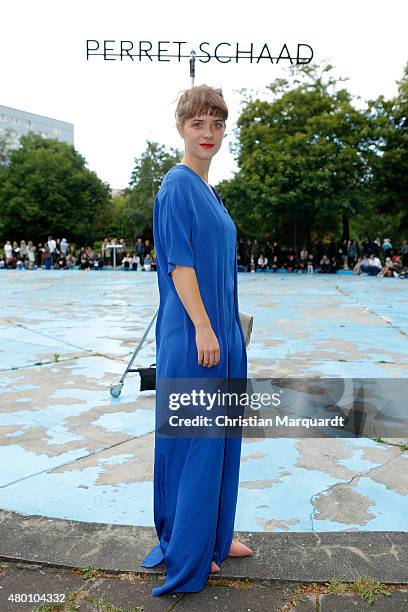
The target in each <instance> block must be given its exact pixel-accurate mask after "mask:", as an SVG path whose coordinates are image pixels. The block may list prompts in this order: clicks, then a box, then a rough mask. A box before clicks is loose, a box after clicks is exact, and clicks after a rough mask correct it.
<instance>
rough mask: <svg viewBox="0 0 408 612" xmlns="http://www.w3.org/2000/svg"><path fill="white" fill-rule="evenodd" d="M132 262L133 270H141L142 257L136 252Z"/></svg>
mask: <svg viewBox="0 0 408 612" xmlns="http://www.w3.org/2000/svg"><path fill="white" fill-rule="evenodd" d="M131 263H132V270H135V271H136V272H139V270H141V268H142V266H141V265H140V257H139V255H137V254H136V253H135V254H134V255H133V257H132V262H131Z"/></svg>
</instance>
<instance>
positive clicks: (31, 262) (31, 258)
mask: <svg viewBox="0 0 408 612" xmlns="http://www.w3.org/2000/svg"><path fill="white" fill-rule="evenodd" d="M35 251H36V249H35V246H34V245H33V243H32V241H31V240H29V241H28V245H27V259H28V269H29V270H34V266H35Z"/></svg>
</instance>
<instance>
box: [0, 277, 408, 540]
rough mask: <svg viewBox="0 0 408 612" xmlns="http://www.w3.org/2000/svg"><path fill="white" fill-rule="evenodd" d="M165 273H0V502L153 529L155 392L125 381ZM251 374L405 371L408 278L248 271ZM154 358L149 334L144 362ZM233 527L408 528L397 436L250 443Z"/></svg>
mask: <svg viewBox="0 0 408 612" xmlns="http://www.w3.org/2000/svg"><path fill="white" fill-rule="evenodd" d="M156 284H157V281H156V275H155V273H126V272H116V273H114V272H109V271H106V272H105V271H103V272H88V271H85V272H79V271H61V272H59V271H49V272H46V271H34V272H27V271H23V272H16V271H1V272H0V300H1V302H0V303H1V314H0V466H1V468H0V508H2V509H5V510H13V511H16V512H19V513H22V514H27V515H28V514H40V515H45V516H49V517H59V518H69V519H75V520H82V521H94V522H107V523H116V524H136V525H144V526H149V525H150V526H152V525H153V516H152V479H153V461H152V460H153V429H154V402H155V397H154V393H152V392H144V393H140V392H139V378H138V375H137V374H130V375H129V376H128V378H127V380H126V383H125V386H124V388H123V391H122V395H121V396H120V397H119V398H117V399H113V398H112V397H111V396H110V394H109V385H110V384H111V383H113V382H117V380H119V378H120V375H121V374H122V372H123V370H124V369H125V367H126V364H127V362H128V360H129V358H130V356H131V355H132V353H133V351H134V349H135V347H136V346H137V344H138V341H139V339H140V338H141V336H142V334H143V332H144V330H145V329H146V327H147V326H148V323H149V321H150V320H151V318H152V316H153V314H154V311H155V309H156V307H157V303H158V292H157V288H156ZM239 296H240V308H241V310H245V311H247V312H251V313H253V314H254V317H255V321H254V332H253V335H252V339H251V345H250V347H249V349H248V358H249V376H250V377H296V376H299V377H311V376H323V377H362V378H366V377H373V378H377V377H378V378H408V360H407V356H408V309H407V303H408V282H406V281H404V280H399V279H377V278H370V277H352V276H340V275H335V276H325V277H323V276H322V275H317V274H316V275H313V276H307V275H302V276H300V275H293V276H292V275H288V274H282V275H280V274H276V275H274V274H267V275H262V274H240V275H239ZM154 361H155V343H154V328H152V330H151V332H150V334H149V336H148V339H147V344H146V345H145V346H144V348H143V349H142V351H141V352H140V353H139V356H138V358H137V361H136V364H135V365H136V366H148V365H150V364H151V363H154ZM235 527H236V529H237V530H248V531H263V530H264V531H313V530H314V531H365V530H367V531H368V530H394V531H398V530H401V531H406V530H407V529H408V452H403V451H402V450H401V448H400V446H399V445H398V444H397V441H396V440H394V441H390V443H387V444H384V443H379V442H376V441H374V440H371V439H369V438H360V439H328V438H318V439H288V438H274V439H244V441H243V450H242V462H241V476H240V488H239V497H238V508H237V519H236V523H235Z"/></svg>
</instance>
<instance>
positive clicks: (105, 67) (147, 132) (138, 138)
mask: <svg viewBox="0 0 408 612" xmlns="http://www.w3.org/2000/svg"><path fill="white" fill-rule="evenodd" d="M407 6H408V3H407V2H406V1H405V0H404V1H403V0H388V1H387V2H379V1H378V0H359V1H355V0H354V1H351V0H342V1H341V2H340V1H338V0H333V1H332V2H327V0H325V1H323V0H310V1H309V2H304V0H303V1H300V0H291V1H290V2H279V3H278V2H271V1H270V0H269V1H262V2H261V1H259V0H254V1H253V2H249V3H248V2H245V3H237V2H236V1H235V2H219V1H217V2H214V0H207V2H205V3H196V4H194V3H193V2H191V0H190V1H187V0H181V1H178V2H169V1H167V2H165V1H164V0H155V1H150V2H145V1H143V0H142V1H141V2H136V1H135V0H132V1H129V0H118V1H116V2H112V1H109V2H108V1H107V0H70V1H69V2H68V1H67V0H59V1H58V2H56V1H55V0H54V1H51V0H31V1H28V0H27V1H22V0H5V2H3V3H2V9H1V19H0V66H1V73H0V74H1V80H0V104H3V105H5V106H11V107H14V108H18V109H21V110H25V111H28V112H31V113H37V114H40V115H46V116H48V117H53V118H55V119H61V120H63V121H69V122H70V123H73V124H74V129H75V147H76V149H77V150H78V151H79V152H80V153H81V154H82V155H83V156H84V157H85V158H86V160H87V162H88V167H89V168H90V169H92V170H94V171H96V172H97V174H98V176H99V177H100V178H101V179H102V180H104V181H107V182H108V183H109V184H110V185H111V187H113V188H116V189H118V188H123V187H126V186H127V184H128V182H129V178H130V173H131V170H132V168H133V162H134V158H135V156H138V155H140V154H141V153H142V152H143V150H144V148H145V144H146V140H147V139H150V140H156V141H158V142H160V143H162V144H165V145H167V146H173V147H176V146H178V147H182V140H181V139H180V137H179V136H178V133H177V130H176V128H175V125H174V109H175V99H176V96H177V94H178V92H179V91H180V90H182V89H185V88H187V87H190V76H189V66H188V60H187V59H184V60H183V62H182V63H179V62H177V61H176V60H174V59H173V60H171V61H170V62H164V61H163V62H158V61H157V58H155V61H153V62H150V63H148V62H147V61H144V62H142V63H139V62H138V61H135V62H131V61H130V60H129V61H123V62H120V61H119V60H117V61H103V59H102V58H101V57H94V58H91V59H90V60H89V61H87V60H86V40H87V39H95V40H99V41H103V40H105V39H112V40H115V41H116V43H115V46H116V47H117V45H118V44H120V41H121V40H130V41H134V43H135V44H136V43H138V41H141V40H145V41H151V42H152V43H153V44H155V43H157V41H159V40H161V41H187V45H185V49H186V50H188V52H189V51H190V50H191V48H195V49H196V50H197V51H198V47H199V44H200V43H201V42H203V41H209V42H210V43H211V44H212V45H213V46H215V45H216V44H217V43H219V42H229V43H234V44H235V43H236V42H239V43H240V45H242V48H243V49H245V48H249V44H248V43H251V42H253V43H254V53H255V55H256V54H257V50H258V51H259V52H260V51H261V48H262V46H263V44H264V43H267V44H268V46H269V48H270V50H271V52H272V54H277V53H279V51H280V49H281V47H282V45H283V44H285V43H286V44H287V45H288V48H289V50H290V52H291V54H295V53H296V45H297V44H298V43H307V44H309V45H310V46H311V47H312V48H313V50H314V61H318V62H323V61H324V60H327V61H330V63H332V64H334V65H335V67H336V74H337V75H338V76H339V75H340V76H344V77H349V79H350V80H349V81H348V82H347V83H346V86H347V87H348V89H349V90H350V91H351V92H352V93H353V94H355V95H359V96H362V98H363V99H369V98H374V97H376V96H378V95H379V94H384V95H385V96H386V97H391V96H393V95H395V94H396V92H397V86H396V83H395V81H396V80H397V79H400V78H401V75H402V71H403V67H404V65H405V63H406V62H407V60H408V52H407V44H406V41H407V36H406V24H407V23H408V10H407ZM170 48H171V50H172V52H174V51H175V49H176V48H175V47H174V46H172V45H170ZM224 49H225V48H224ZM155 52H156V53H157V51H155ZM287 64H288V63H287V62H281V63H279V65H278V66H276V65H273V64H270V63H269V62H267V61H266V60H262V61H260V62H259V63H258V64H257V63H253V64H252V65H251V64H249V63H247V62H245V61H240V62H239V63H237V64H236V63H232V62H231V63H227V64H220V63H218V62H216V61H214V60H211V62H210V63H208V64H201V63H199V62H197V63H196V79H195V84H196V85H199V84H200V83H207V84H209V85H213V86H217V87H220V86H221V87H222V88H223V93H224V97H225V99H226V101H227V104H228V107H229V110H230V118H229V120H228V122H227V133H231V130H232V128H233V127H234V123H235V121H236V118H237V116H238V114H239V104H240V99H241V96H240V95H239V94H238V90H240V89H241V88H247V89H252V88H254V89H256V90H258V91H259V94H260V95H261V96H262V94H263V92H265V85H267V84H268V83H270V82H271V81H272V80H273V79H275V78H276V77H280V76H283V75H284V73H285V68H284V67H285V66H287ZM230 140H231V137H227V138H226V139H225V141H224V144H223V147H222V148H221V150H220V152H219V153H218V155H217V156H216V157H215V158H214V160H213V162H212V166H211V168H210V174H209V179H210V182H211V183H213V184H216V183H217V182H218V181H220V180H222V179H223V178H228V177H230V176H231V175H232V173H233V171H234V169H235V162H234V159H233V157H232V154H231V153H230V152H229V150H228V142H229V141H230Z"/></svg>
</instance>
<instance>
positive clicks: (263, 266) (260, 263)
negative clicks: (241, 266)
mask: <svg viewBox="0 0 408 612" xmlns="http://www.w3.org/2000/svg"><path fill="white" fill-rule="evenodd" d="M258 266H259V267H260V268H261V272H266V270H267V268H268V258H267V257H264V256H263V253H261V254H260V256H259V259H258Z"/></svg>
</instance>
